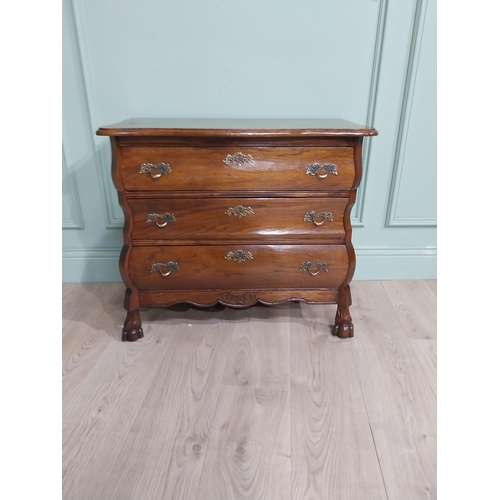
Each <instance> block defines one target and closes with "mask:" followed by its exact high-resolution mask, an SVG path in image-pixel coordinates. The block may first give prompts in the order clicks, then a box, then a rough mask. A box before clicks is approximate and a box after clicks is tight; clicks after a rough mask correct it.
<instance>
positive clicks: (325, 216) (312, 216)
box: [304, 210, 333, 226]
mask: <svg viewBox="0 0 500 500" xmlns="http://www.w3.org/2000/svg"><path fill="white" fill-rule="evenodd" d="M319 217H321V220H320V221H318V220H316V219H318V218H319ZM325 220H329V221H330V222H333V215H332V212H320V213H317V212H315V211H314V210H313V211H312V212H307V213H306V215H305V216H304V222H313V223H314V225H316V226H321V225H323V224H324V223H325Z"/></svg>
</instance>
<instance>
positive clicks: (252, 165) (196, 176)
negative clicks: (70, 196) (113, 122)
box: [118, 147, 354, 191]
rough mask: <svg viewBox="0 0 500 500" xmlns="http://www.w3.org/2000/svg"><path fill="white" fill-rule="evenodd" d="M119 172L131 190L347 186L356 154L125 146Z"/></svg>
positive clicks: (343, 188) (349, 151) (336, 188)
mask: <svg viewBox="0 0 500 500" xmlns="http://www.w3.org/2000/svg"><path fill="white" fill-rule="evenodd" d="M162 164H163V165H162ZM118 175H120V176H121V178H122V180H123V185H124V188H125V190H126V191H243V190H245V191H249V190H250V191H292V190H293V191H297V190H299V191H300V190H304V191H347V190H350V189H351V188H352V186H353V183H354V158H353V149H352V148H348V147H342V148H340V147H339V148H298V147H295V148H245V147H241V148H238V147H237V148H231V149H229V148H215V147H213V148H187V147H123V148H122V150H121V155H120V156H119V160H118Z"/></svg>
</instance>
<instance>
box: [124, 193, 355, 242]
mask: <svg viewBox="0 0 500 500" xmlns="http://www.w3.org/2000/svg"><path fill="white" fill-rule="evenodd" d="M128 203H129V205H130V207H131V209H132V220H133V225H132V239H135V240H169V239H171V240H175V239H184V240H186V239H191V240H198V241H202V240H204V239H211V240H224V241H227V240H228V239H230V240H231V241H238V240H239V241H242V240H247V241H248V240H267V241H279V240H280V239H282V240H283V239H290V237H293V238H294V239H309V238H311V237H320V238H321V237H324V238H337V239H342V238H343V237H344V235H345V231H344V220H343V219H344V211H345V208H346V206H347V203H348V199H347V198H311V199H304V198H295V199H292V198H274V199H273V198H204V199H192V200H186V199H170V200H165V199H131V200H129V201H128Z"/></svg>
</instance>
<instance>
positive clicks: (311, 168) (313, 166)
mask: <svg viewBox="0 0 500 500" xmlns="http://www.w3.org/2000/svg"><path fill="white" fill-rule="evenodd" d="M322 170H324V171H325V173H324V174H319V173H318V172H320V171H322ZM307 174H310V175H317V176H318V177H319V178H320V179H324V178H325V177H326V176H327V175H328V174H333V175H337V165H335V164H334V163H324V164H323V165H321V164H320V163H310V164H309V165H307V170H306V175H307Z"/></svg>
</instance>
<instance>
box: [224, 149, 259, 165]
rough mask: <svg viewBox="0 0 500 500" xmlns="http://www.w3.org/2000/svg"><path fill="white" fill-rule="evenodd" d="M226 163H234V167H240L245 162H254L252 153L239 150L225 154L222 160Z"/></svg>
mask: <svg viewBox="0 0 500 500" xmlns="http://www.w3.org/2000/svg"><path fill="white" fill-rule="evenodd" d="M222 161H223V162H224V163H225V164H226V165H229V164H231V165H234V166H235V167H241V166H242V165H245V163H255V162H254V161H253V158H252V155H245V154H243V153H241V152H238V153H235V154H234V155H227V156H226V158H225V159H224V160H222Z"/></svg>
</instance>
